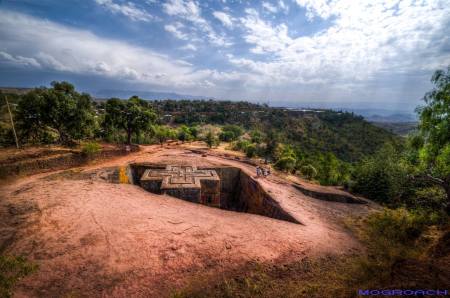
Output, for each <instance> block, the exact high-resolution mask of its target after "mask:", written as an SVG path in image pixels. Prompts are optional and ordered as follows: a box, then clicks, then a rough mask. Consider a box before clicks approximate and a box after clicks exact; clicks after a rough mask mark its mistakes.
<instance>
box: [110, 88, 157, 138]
mask: <svg viewBox="0 0 450 298" xmlns="http://www.w3.org/2000/svg"><path fill="white" fill-rule="evenodd" d="M155 119H156V114H155V113H154V111H153V109H152V107H151V106H150V104H149V103H148V102H147V101H145V100H143V99H140V98H139V97H137V96H133V97H131V98H130V99H129V100H120V99H117V98H111V99H109V100H108V101H107V102H106V106H105V121H104V125H105V126H106V128H107V130H109V131H111V130H115V129H121V130H124V131H125V133H126V135H127V144H131V136H132V134H135V135H136V136H139V133H140V132H141V131H142V130H146V129H149V128H150V127H151V125H152V123H153V122H154V121H155Z"/></svg>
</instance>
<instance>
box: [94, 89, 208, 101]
mask: <svg viewBox="0 0 450 298" xmlns="http://www.w3.org/2000/svg"><path fill="white" fill-rule="evenodd" d="M133 95H137V96H139V97H140V98H143V99H211V97H206V96H196V95H186V94H178V93H174V92H156V91H136V90H114V89H103V90H99V91H97V92H94V97H96V98H111V97H117V98H122V99H128V98H130V97H131V96H133Z"/></svg>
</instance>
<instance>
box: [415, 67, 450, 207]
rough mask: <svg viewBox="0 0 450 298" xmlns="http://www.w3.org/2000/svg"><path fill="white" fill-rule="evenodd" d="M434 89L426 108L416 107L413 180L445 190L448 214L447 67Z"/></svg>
mask: <svg viewBox="0 0 450 298" xmlns="http://www.w3.org/2000/svg"><path fill="white" fill-rule="evenodd" d="M431 82H432V83H433V84H434V86H435V87H434V89H433V90H432V91H430V92H428V93H427V94H425V96H424V98H423V100H424V101H425V105H424V106H421V107H419V108H417V112H418V113H419V116H420V124H419V129H420V137H421V138H422V141H416V142H415V145H416V148H417V150H418V152H419V154H418V163H419V169H420V171H421V174H420V175H417V176H416V177H419V178H422V179H425V180H427V181H429V182H431V183H434V184H436V185H439V186H441V187H443V188H444V190H445V192H446V194H447V208H446V210H447V213H448V214H450V66H449V67H448V68H447V70H446V71H444V70H438V71H436V72H435V73H434V75H433V76H432V78H431Z"/></svg>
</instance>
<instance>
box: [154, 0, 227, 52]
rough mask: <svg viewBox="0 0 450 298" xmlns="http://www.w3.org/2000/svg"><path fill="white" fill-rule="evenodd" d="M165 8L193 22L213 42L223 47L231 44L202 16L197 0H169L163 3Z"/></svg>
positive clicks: (170, 12) (173, 14) (168, 12)
mask: <svg viewBox="0 0 450 298" xmlns="http://www.w3.org/2000/svg"><path fill="white" fill-rule="evenodd" d="M163 9H164V12H165V13H166V14H168V15H170V16H174V17H178V18H180V19H183V20H186V21H189V22H190V23H192V24H193V25H194V26H195V27H196V28H198V29H200V30H201V31H202V32H203V33H204V35H205V36H206V37H207V39H208V40H209V42H210V43H211V44H213V45H216V46H221V47H229V46H231V42H229V41H227V40H226V39H225V37H224V36H221V35H219V34H217V32H216V31H215V30H214V29H213V28H212V27H211V25H210V24H209V23H208V21H206V20H205V19H204V18H203V17H202V16H201V9H200V7H199V6H198V4H197V3H196V2H194V1H190V0H169V1H168V2H166V3H164V4H163Z"/></svg>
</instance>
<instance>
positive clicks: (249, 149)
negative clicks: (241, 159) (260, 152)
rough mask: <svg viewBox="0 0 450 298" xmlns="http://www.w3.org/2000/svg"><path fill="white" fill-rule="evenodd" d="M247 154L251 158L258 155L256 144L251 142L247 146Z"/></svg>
mask: <svg viewBox="0 0 450 298" xmlns="http://www.w3.org/2000/svg"><path fill="white" fill-rule="evenodd" d="M245 155H246V156H247V157H250V158H252V157H254V156H255V155H256V145H255V144H249V145H248V146H247V148H245Z"/></svg>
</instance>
